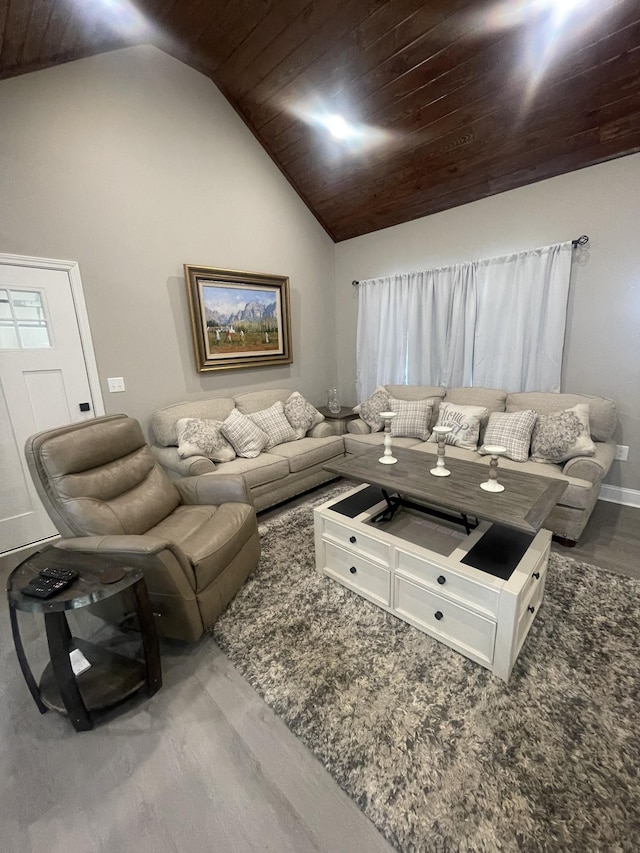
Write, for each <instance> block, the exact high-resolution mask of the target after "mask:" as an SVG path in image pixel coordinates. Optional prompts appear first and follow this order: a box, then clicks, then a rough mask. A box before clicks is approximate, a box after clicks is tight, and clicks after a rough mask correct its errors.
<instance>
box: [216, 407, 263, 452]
mask: <svg viewBox="0 0 640 853" xmlns="http://www.w3.org/2000/svg"><path fill="white" fill-rule="evenodd" d="M221 430H222V434H223V435H224V436H225V438H227V439H228V440H229V441H230V442H231V444H232V445H233V447H234V450H235V451H236V453H237V454H238V456H243V457H245V459H254V458H255V457H256V456H258V455H259V454H260V453H261V452H262V451H263V450H264V448H265V447H266V446H267V442H268V441H269V438H268V436H267V434H266V433H265V432H263V431H262V430H261V429H260V427H259V426H258V425H257V424H254V422H253V421H251V420H249V418H248V417H247V416H246V415H243V414H242V413H241V412H239V411H238V410H237V409H234V410H233V411H232V412H231V413H230V415H229V417H227V418H226V419H225V420H224V421H223V423H222V427H221Z"/></svg>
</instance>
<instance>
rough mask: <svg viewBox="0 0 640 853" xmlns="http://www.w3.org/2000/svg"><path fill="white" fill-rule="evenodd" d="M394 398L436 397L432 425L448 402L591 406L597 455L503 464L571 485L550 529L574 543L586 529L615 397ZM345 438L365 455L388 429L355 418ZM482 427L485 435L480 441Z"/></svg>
mask: <svg viewBox="0 0 640 853" xmlns="http://www.w3.org/2000/svg"><path fill="white" fill-rule="evenodd" d="M384 387H385V388H386V390H387V391H388V392H389V394H390V395H391V397H394V398H396V399H399V400H420V399H425V398H432V399H433V400H434V409H433V414H432V423H431V426H433V424H435V422H436V419H437V415H438V409H439V404H440V402H441V401H444V400H446V401H447V402H449V403H453V404H455V405H460V406H484V407H486V408H487V409H488V410H489V413H491V412H521V411H525V410H528V409H532V410H533V411H534V412H536V413H537V414H538V415H547V414H550V413H552V412H558V411H562V410H564V409H568V408H571V407H573V406H575V405H577V404H579V403H587V404H588V405H589V423H590V428H591V438H592V439H593V442H594V444H595V453H594V455H593V456H576V457H574V458H573V459H569V461H567V462H565V463H564V464H560V465H558V464H554V463H543V462H532V461H530V460H529V461H527V462H513V461H512V460H510V459H506V458H502V459H501V460H500V466H501V467H504V468H511V469H514V470H518V471H531V472H533V473H536V474H540V475H542V476H545V477H552V478H561V479H564V480H566V481H567V483H568V487H567V489H566V491H565V492H564V495H563V496H562V498H561V499H560V502H559V504H558V505H557V506H556V507H555V509H554V510H553V511H552V512H551V513H550V515H549V516H548V518H547V521H546V523H545V527H547V528H548V529H550V530H551V531H552V532H553V533H554V534H555V535H556V536H557V537H559V538H560V539H562V540H566V544H574V543H575V542H576V541H577V540H578V538H579V537H580V534H581V533H582V531H583V530H584V528H585V525H586V523H587V521H588V520H589V516H590V515H591V512H592V510H593V508H594V506H595V503H596V501H597V499H598V494H599V492H600V485H601V483H602V480H603V478H604V477H605V476H606V474H607V472H608V471H609V468H610V467H611V463H612V461H613V457H614V454H615V442H614V441H613V438H612V436H613V433H614V431H615V426H616V407H615V403H614V402H613V401H612V400H609V399H607V398H605V397H591V396H585V395H582V394H555V393H538V392H524V393H514V394H510V393H507V392H506V391H501V390H497V389H489V388H449V389H446V388H442V387H429V386H417V385H386V386H384ZM347 429H348V433H347V435H345V436H344V440H345V451H346V453H347V454H357V453H362V452H363V451H364V450H366V449H367V448H369V447H371V446H372V445H379V444H382V442H383V440H384V433H383V432H371V430H370V428H369V426H367V424H366V423H365V422H364V421H363V420H361V419H359V418H358V419H357V420H353V421H351V422H350V423H349V424H348V426H347ZM482 440H483V431H481V433H480V442H482ZM393 442H394V444H396V445H397V446H402V447H411V448H412V449H414V450H418V451H421V452H423V453H431V454H434V455H435V453H436V450H437V446H436V444H434V443H431V442H425V441H420V440H419V439H415V438H403V437H394V438H393ZM446 453H447V454H448V455H450V456H452V457H455V458H460V459H468V460H473V461H474V462H476V463H477V464H478V465H485V466H488V464H489V457H488V456H486V455H480V454H479V453H478V452H477V451H471V450H465V449H461V448H458V447H454V446H450V445H447V447H446Z"/></svg>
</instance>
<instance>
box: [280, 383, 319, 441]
mask: <svg viewBox="0 0 640 853" xmlns="http://www.w3.org/2000/svg"><path fill="white" fill-rule="evenodd" d="M284 415H285V417H286V419H287V420H288V421H289V423H290V424H291V426H292V428H293V431H294V432H295V434H296V438H304V437H305V435H306V434H307V433H308V432H309V430H310V429H312V428H313V427H314V426H316V425H317V424H321V423H322V421H323V420H324V415H323V414H321V413H320V412H319V411H318V410H317V409H316V408H315V406H312V405H311V403H309V402H307V400H306V399H305V398H304V397H303V396H302V394H300V393H299V392H298V391H294V392H293V394H292V395H291V396H290V397H288V398H287V399H286V400H285V401H284Z"/></svg>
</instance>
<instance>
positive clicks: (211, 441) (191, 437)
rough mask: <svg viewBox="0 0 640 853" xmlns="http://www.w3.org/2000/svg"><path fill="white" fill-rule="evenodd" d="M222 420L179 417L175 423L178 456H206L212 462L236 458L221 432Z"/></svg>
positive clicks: (185, 457) (183, 457)
mask: <svg viewBox="0 0 640 853" xmlns="http://www.w3.org/2000/svg"><path fill="white" fill-rule="evenodd" d="M221 427H222V421H215V420H209V419H205V418H180V420H179V421H178V422H177V423H176V433H177V435H178V456H179V457H180V458H181V459H187V458H188V457H189V456H206V457H208V458H209V459H212V460H213V461H214V462H230V461H231V460H232V459H235V458H236V452H235V450H234V449H233V446H232V445H231V444H230V443H229V442H228V441H227V439H226V438H225V437H224V435H223V434H222V432H221Z"/></svg>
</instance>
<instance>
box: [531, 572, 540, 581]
mask: <svg viewBox="0 0 640 853" xmlns="http://www.w3.org/2000/svg"><path fill="white" fill-rule="evenodd" d="M531 577H532V578H535V579H536V580H537V581H538V580H540V572H534V573H533V574H532V575H531Z"/></svg>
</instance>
